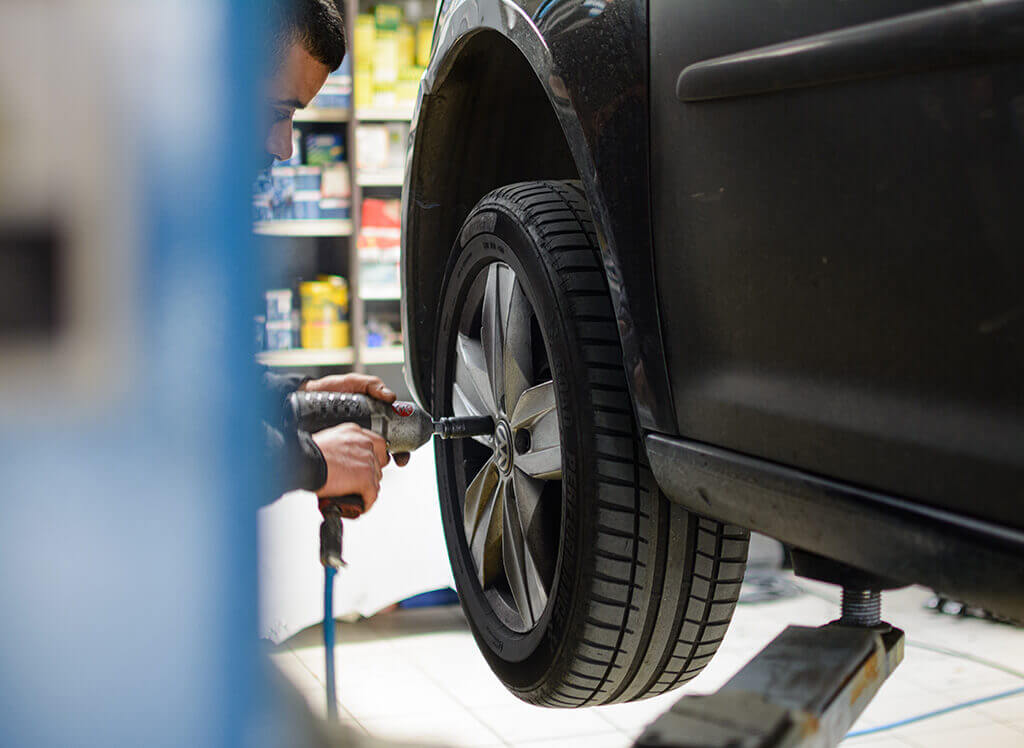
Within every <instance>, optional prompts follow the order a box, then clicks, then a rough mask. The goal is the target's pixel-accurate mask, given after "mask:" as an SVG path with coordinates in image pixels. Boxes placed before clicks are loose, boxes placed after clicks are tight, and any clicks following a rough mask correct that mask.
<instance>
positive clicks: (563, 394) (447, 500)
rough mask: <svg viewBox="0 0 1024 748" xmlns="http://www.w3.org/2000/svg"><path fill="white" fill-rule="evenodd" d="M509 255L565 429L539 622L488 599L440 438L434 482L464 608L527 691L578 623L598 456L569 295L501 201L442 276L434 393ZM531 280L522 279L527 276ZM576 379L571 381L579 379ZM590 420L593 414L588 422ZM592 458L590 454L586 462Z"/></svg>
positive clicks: (489, 653)
mask: <svg viewBox="0 0 1024 748" xmlns="http://www.w3.org/2000/svg"><path fill="white" fill-rule="evenodd" d="M493 262H504V263H505V264H507V265H508V266H509V267H511V268H512V270H513V271H514V272H515V274H516V277H517V278H519V279H520V282H521V284H522V286H523V290H524V292H525V293H526V296H527V299H528V300H529V302H530V304H531V305H532V307H533V310H534V313H535V314H536V316H537V319H538V322H539V326H540V328H541V330H542V335H543V337H544V344H545V348H546V351H547V356H548V362H549V364H550V367H551V371H552V377H553V379H554V382H555V387H556V401H557V410H558V418H559V426H560V429H561V434H562V460H563V478H562V512H561V541H560V544H559V549H558V556H557V562H556V564H555V572H554V583H553V585H552V587H553V589H552V591H551V594H550V596H549V600H548V605H547V606H546V608H545V610H544V613H543V614H542V616H541V618H540V620H539V621H538V623H537V625H536V626H535V627H534V628H533V629H532V630H530V631H529V632H526V633H519V632H515V631H513V630H511V629H510V628H508V627H507V626H506V625H505V624H504V622H502V620H501V619H500V618H499V617H498V615H497V614H496V613H495V612H494V610H493V609H492V608H491V605H490V603H489V602H488V600H487V599H486V598H485V596H484V594H483V592H482V590H481V588H480V584H479V581H478V580H477V576H476V569H475V565H474V563H473V561H472V558H471V556H470V554H469V549H468V544H467V541H466V537H465V533H464V531H463V524H462V510H461V502H462V501H463V497H462V496H461V495H460V494H459V490H458V488H457V481H456V479H455V469H456V466H455V464H454V459H453V451H452V449H451V447H450V446H449V445H446V444H445V443H443V442H440V443H439V444H438V448H437V455H438V487H439V492H440V498H441V513H442V519H443V522H444V529H445V539H446V542H447V545H448V554H449V558H450V560H451V564H452V572H453V574H454V576H455V579H456V584H457V586H458V589H459V594H460V599H461V601H462V605H463V608H464V609H465V612H466V617H467V619H468V621H469V624H470V627H471V629H472V631H473V634H474V636H475V638H476V639H477V641H478V643H479V644H480V647H481V651H482V652H483V653H484V656H485V657H486V659H487V660H488V662H489V663H490V665H491V667H492V669H494V670H495V672H496V673H497V674H498V675H499V677H501V679H502V680H503V681H504V682H505V683H506V685H508V686H509V687H510V688H511V689H513V690H514V691H516V692H517V693H519V694H520V695H524V694H525V693H528V692H529V691H531V690H533V689H534V688H536V687H538V686H539V685H540V684H542V683H543V682H544V681H545V680H547V676H548V674H549V673H550V672H551V671H552V669H554V668H557V662H558V659H559V655H560V654H561V651H562V648H563V643H564V642H566V641H567V639H568V638H569V636H570V632H571V630H572V629H574V628H576V625H575V624H574V618H575V617H576V614H577V609H578V608H579V604H578V603H579V600H580V595H579V594H577V590H578V588H579V582H580V580H579V578H578V577H579V569H580V551H581V548H585V547H586V538H587V537H593V532H594V529H593V527H591V526H590V525H591V524H592V517H593V512H588V511H586V510H585V508H584V507H581V505H580V500H581V497H585V496H593V495H595V491H594V490H593V488H594V487H593V486H591V487H590V488H591V489H592V490H589V491H588V490H587V486H586V485H581V483H586V482H587V480H588V479H589V480H591V481H592V480H593V476H594V474H595V473H596V468H595V467H594V466H593V460H588V461H586V462H584V461H581V451H582V453H583V454H585V453H586V452H587V451H588V450H585V449H583V450H581V447H583V445H585V444H586V442H585V436H584V435H585V434H586V433H587V431H586V429H587V428H588V424H587V421H588V420H592V419H588V418H587V413H588V411H587V409H586V408H584V402H583V398H582V392H581V390H582V389H583V388H582V387H581V386H579V384H580V383H579V382H578V378H579V377H580V376H581V374H576V375H575V376H574V374H573V372H584V373H583V374H582V376H585V369H584V368H583V366H584V364H583V362H582V361H580V360H578V356H579V350H578V349H579V346H575V345H573V344H572V340H573V335H572V333H571V331H570V330H569V329H568V327H567V324H566V320H568V319H570V311H571V310H569V309H568V308H566V306H567V303H568V302H567V300H566V299H565V298H564V296H563V295H562V294H561V293H560V292H559V289H558V285H557V276H556V274H555V271H554V270H553V269H552V268H551V267H550V265H549V263H548V262H547V261H546V258H544V257H542V255H541V251H540V249H539V248H538V242H537V240H536V239H535V238H534V237H533V236H532V235H531V234H530V232H529V230H528V228H527V227H526V226H525V225H523V224H522V223H521V222H520V221H519V220H518V219H517V218H516V217H515V216H514V215H513V214H512V213H511V212H509V211H507V210H505V209H503V208H502V206H498V205H490V204H486V203H484V204H482V205H481V206H480V207H478V208H477V209H476V210H475V211H474V213H473V214H471V216H470V218H469V220H467V223H466V227H465V229H464V230H463V232H462V235H461V237H460V241H459V244H458V245H457V248H456V252H455V253H454V257H453V261H452V262H451V263H450V265H449V270H448V273H447V277H446V279H445V286H444V288H445V290H444V294H443V297H442V303H441V307H440V310H439V316H440V318H439V325H438V328H437V329H438V330H439V331H440V334H439V336H438V347H437V350H436V351H435V354H436V356H435V372H434V380H433V381H434V392H433V402H434V404H435V407H440V408H441V409H443V412H445V413H447V412H449V411H450V410H451V407H452V403H451V383H452V380H453V378H454V367H455V345H454V343H455V339H456V335H457V333H458V327H459V323H460V319H461V315H462V311H463V306H464V301H465V298H466V296H467V295H468V293H469V290H470V288H471V286H472V284H473V282H474V280H475V279H476V277H477V275H478V274H479V272H480V271H481V270H482V269H483V268H484V267H486V266H487V265H488V264H490V263H493ZM524 281H525V282H524ZM574 384H575V386H574ZM589 428H590V429H591V433H592V429H593V424H592V423H590V424H589ZM586 463H590V464H591V467H588V465H587V464H586Z"/></svg>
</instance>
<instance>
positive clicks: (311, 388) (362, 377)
mask: <svg viewBox="0 0 1024 748" xmlns="http://www.w3.org/2000/svg"><path fill="white" fill-rule="evenodd" d="M299 389H300V390H304V391H306V392H354V393H357V394H360V395H369V396H370V397H374V398H376V399H378V400H383V401H384V402H386V403H388V404H391V403H393V402H394V401H395V400H396V399H397V396H396V395H395V393H394V392H392V391H391V390H389V389H388V388H387V385H385V384H384V382H383V381H382V380H381V378H380V377H371V376H368V375H366V374H333V375H331V376H329V377H323V378H322V379H311V380H309V381H308V382H306V383H305V384H303V385H302V386H301V387H300V388H299ZM384 464H385V465H386V464H387V462H386V461H385V463H384ZM395 464H396V465H398V467H405V466H406V465H407V464H409V453H408V452H401V453H399V454H396V455H395ZM329 465H330V463H328V466H329ZM328 472H330V467H328ZM367 509H369V507H367Z"/></svg>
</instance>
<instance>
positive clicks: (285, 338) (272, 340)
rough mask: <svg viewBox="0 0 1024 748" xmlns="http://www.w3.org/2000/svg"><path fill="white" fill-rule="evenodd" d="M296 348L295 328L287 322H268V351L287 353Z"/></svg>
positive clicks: (289, 321) (290, 322)
mask: <svg viewBox="0 0 1024 748" xmlns="http://www.w3.org/2000/svg"><path fill="white" fill-rule="evenodd" d="M294 347H295V326H294V325H293V324H292V321H291V320H288V321H287V322H269V321H268V322H267V350H268V351H287V350H289V349H291V348H294Z"/></svg>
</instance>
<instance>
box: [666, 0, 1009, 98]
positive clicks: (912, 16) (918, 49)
mask: <svg viewBox="0 0 1024 748" xmlns="http://www.w3.org/2000/svg"><path fill="white" fill-rule="evenodd" d="M1019 58H1024V0H970V2H964V3H957V4H955V5H947V6H945V7H941V8H937V9H932V10H926V11H920V12H917V13H908V14H906V15H902V16H897V17H895V18H890V19H886V20H884V21H875V22H873V23H866V24H862V25H860V26H852V27H850V28H846V29H841V30H839V31H830V32H828V33H824V34H815V35H814V36H806V37H803V38H801V39H794V40H793V41H789V42H784V43H782V44H773V45H771V46H768V47H759V48H757V49H751V50H748V51H745V52H738V53H736V54H731V55H727V56H725V57H716V58H713V59H710V60H704V61H702V62H696V63H694V64H692V65H689V66H688V67H687V68H686V69H684V70H683V71H682V73H680V74H679V79H678V81H677V82H676V98H678V99H679V101H682V102H687V103H693V102H700V101H713V100H716V99H728V98H735V97H739V96H755V95H758V94H767V93H774V92H776V91H784V90H788V89H794V88H808V87H811V86H824V85H828V84H831V83H838V82H842V81H850V80H857V79H861V78H877V77H883V76H890V75H901V74H905V73H915V72H922V71H926V70H935V69H940V68H949V67H960V66H964V65H977V64H985V63H993V62H1000V61H1004V60H1012V59H1019Z"/></svg>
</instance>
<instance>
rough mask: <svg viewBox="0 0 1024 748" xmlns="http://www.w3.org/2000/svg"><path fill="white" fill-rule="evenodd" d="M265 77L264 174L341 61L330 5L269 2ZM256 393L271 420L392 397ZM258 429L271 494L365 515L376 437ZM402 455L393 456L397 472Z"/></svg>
mask: <svg viewBox="0 0 1024 748" xmlns="http://www.w3.org/2000/svg"><path fill="white" fill-rule="evenodd" d="M268 5H269V13H270V29H271V43H272V46H271V49H270V51H269V55H270V61H271V66H270V75H269V78H268V79H267V80H266V81H265V82H264V84H265V87H264V96H265V97H266V106H267V110H266V111H267V118H268V119H267V122H268V126H269V131H268V133H267V136H266V140H265V142H264V148H265V150H266V156H267V160H266V163H265V167H267V168H269V167H270V166H271V165H272V164H273V161H274V159H275V158H277V159H280V160H282V161H286V160H288V159H289V158H291V156H292V120H293V118H294V116H295V112H296V110H298V109H304V108H305V107H307V106H308V105H309V103H310V102H311V101H312V100H313V97H315V96H316V95H317V93H318V92H319V91H320V88H321V87H322V86H323V85H324V83H325V82H326V81H327V76H328V75H329V74H330V73H331V72H332V71H334V70H337V68H338V67H339V66H340V65H341V62H342V60H343V59H344V57H345V51H346V42H345V26H344V22H343V20H342V17H341V13H340V12H339V11H338V7H337V5H336V4H335V2H334V0H270V2H269V3H268ZM263 379H264V386H265V388H266V389H267V390H268V392H269V393H270V394H271V396H272V397H273V400H274V402H273V403H272V405H271V408H270V409H269V412H271V413H283V407H282V406H283V404H284V400H285V398H287V396H288V395H289V394H290V393H291V392H294V391H295V390H305V391H310V392H357V393H362V394H365V395H369V396H371V397H375V398H377V399H379V400H383V401H384V402H387V403H392V402H394V401H395V393H393V392H392V391H391V390H389V389H388V388H387V387H386V386H385V385H384V382H383V381H381V380H380V379H379V378H378V377H371V376H366V375H362V374H344V375H334V376H328V377H324V378H322V379H315V380H314V379H309V378H308V377H302V376H300V375H278V374H272V373H269V372H266V373H264V375H263ZM269 420H270V421H271V422H272V423H266V422H265V423H264V429H265V431H266V434H265V437H266V445H267V446H266V448H267V457H268V459H269V460H270V464H271V465H274V466H276V467H278V468H279V469H278V470H277V473H278V477H279V481H278V484H277V485H276V486H275V487H274V490H273V491H272V495H271V496H269V497H267V498H268V500H269V501H272V500H274V499H275V498H276V497H277V496H280V495H281V493H284V492H285V491H289V490H295V489H305V490H308V491H314V492H316V494H317V495H318V496H320V497H332V496H347V495H349V494H359V495H360V496H362V497H363V505H364V507H363V511H364V512H365V511H369V509H370V508H371V507H372V506H373V504H374V502H376V500H377V495H378V493H379V492H380V481H381V474H382V473H381V471H382V469H383V468H384V466H385V465H387V464H388V462H389V461H390V456H389V455H388V451H387V444H386V443H385V441H384V439H382V438H381V437H380V436H379V435H378V434H376V433H374V432H372V431H368V430H366V429H363V428H360V427H359V426H357V425H355V424H343V425H341V426H337V427H335V428H331V429H327V430H325V431H321V432H319V433H316V434H312V435H310V434H306V433H304V432H301V431H296V430H295V428H294V427H291V426H289V425H288V424H286V423H284V422H283V420H281V418H270V419H269ZM408 461H409V455H408V454H399V455H395V462H396V464H398V465H399V466H401V465H405V464H406V463H407V462H408Z"/></svg>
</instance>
